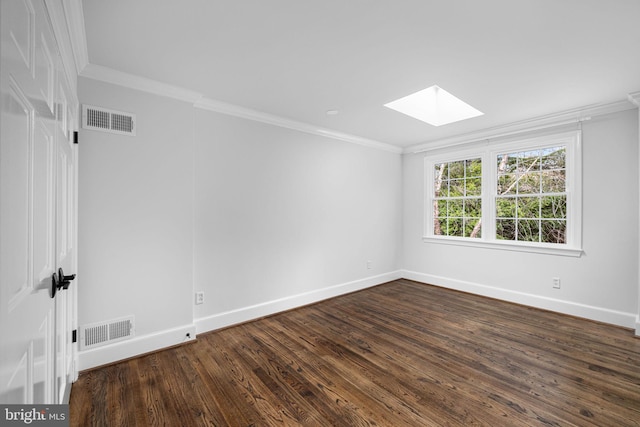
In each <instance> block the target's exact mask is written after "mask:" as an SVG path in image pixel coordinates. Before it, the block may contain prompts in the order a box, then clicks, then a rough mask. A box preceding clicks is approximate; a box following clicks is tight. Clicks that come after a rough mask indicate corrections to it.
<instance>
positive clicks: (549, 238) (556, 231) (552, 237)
mask: <svg viewBox="0 0 640 427" xmlns="http://www.w3.org/2000/svg"><path fill="white" fill-rule="evenodd" d="M566 234H567V222H566V221H545V220H542V230H541V241H542V242H544V243H566Z"/></svg>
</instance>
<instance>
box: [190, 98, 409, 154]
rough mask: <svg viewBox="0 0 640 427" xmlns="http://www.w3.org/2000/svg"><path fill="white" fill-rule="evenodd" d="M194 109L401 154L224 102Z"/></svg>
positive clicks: (210, 102) (396, 149)
mask: <svg viewBox="0 0 640 427" xmlns="http://www.w3.org/2000/svg"><path fill="white" fill-rule="evenodd" d="M194 107H196V108H201V109H203V110H208V111H214V112H216V113H222V114H227V115H230V116H235V117H240V118H243V119H247V120H253V121H256V122H261V123H267V124H270V125H274V126H279V127H283V128H287V129H293V130H297V131H300V132H305V133H310V134H312V135H318V136H324V137H328V138H332V139H337V140H340V141H345V142H350V143H352V144H358V145H364V146H366V147H371V148H376V149H380V150H385V151H390V152H392V153H398V154H399V153H402V148H399V147H396V146H395V145H391V144H386V143H384V142H379V141H374V140H372V139H367V138H362V137H359V136H355V135H350V134H346V133H342V132H338V131H334V130H331V129H327V128H321V127H318V126H314V125H311V124H308V123H304V122H299V121H297V120H292V119H288V118H285V117H280V116H276V115H274V114H269V113H264V112H262V111H258V110H252V109H250V108H245V107H241V106H239V105H234V104H228V103H226V102H221V101H216V100H213V99H208V98H202V99H200V100H199V101H197V102H196V103H195V105H194Z"/></svg>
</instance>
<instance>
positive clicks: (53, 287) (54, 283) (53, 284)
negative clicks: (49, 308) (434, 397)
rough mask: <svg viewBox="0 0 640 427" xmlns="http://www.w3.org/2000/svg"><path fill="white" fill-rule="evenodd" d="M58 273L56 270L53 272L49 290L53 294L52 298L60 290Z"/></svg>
mask: <svg viewBox="0 0 640 427" xmlns="http://www.w3.org/2000/svg"><path fill="white" fill-rule="evenodd" d="M58 286H59V284H58V275H57V274H56V272H55V271H54V272H53V274H52V275H51V289H50V292H49V295H51V298H55V297H56V291H57V290H58Z"/></svg>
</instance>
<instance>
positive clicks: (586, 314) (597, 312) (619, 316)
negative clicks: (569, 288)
mask: <svg viewBox="0 0 640 427" xmlns="http://www.w3.org/2000/svg"><path fill="white" fill-rule="evenodd" d="M401 274H402V277H403V278H405V279H410V280H415V281H417V282H422V283H428V284H431V285H435V286H440V287H443V288H448V289H455V290H458V291H463V292H469V293H472V294H476V295H482V296H486V297H490V298H496V299H500V300H503V301H509V302H514V303H517V304H522V305H527V306H530V307H536V308H542V309H544V310H550V311H555V312H558V313H563V314H569V315H571V316H577V317H582V318H585V319H591V320H597V321H599V322H604V323H609V324H612V325H617V326H622V327H625V328H635V330H636V334H638V333H639V332H640V321H638V320H637V316H636V314H635V313H625V312H622V311H616V310H609V309H607V308H603V307H595V306H591V305H585V304H579V303H575V302H571V301H564V300H560V299H555V298H549V297H544V296H540V295H534V294H528V293H524V292H517V291H512V290H509V289H502V288H496V287H493V286H487V285H483V284H480V283H473V282H466V281H463V280H456V279H451V278H448V277H442V276H435V275H432V274H425V273H418V272H415V271H408V270H402V271H401Z"/></svg>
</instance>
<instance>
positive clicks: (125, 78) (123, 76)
mask: <svg viewBox="0 0 640 427" xmlns="http://www.w3.org/2000/svg"><path fill="white" fill-rule="evenodd" d="M80 75H81V76H82V77H86V78H89V79H93V80H99V81H102V82H105V83H111V84H115V85H118V86H123V87H127V88H129V89H134V90H140V91H143V92H148V93H152V94H154V95H159V96H165V97H168V98H173V99H177V100H179V101H185V102H188V103H191V104H193V106H194V107H195V108H200V109H203V110H208V111H214V112H216V113H221V114H226V115H229V116H234V117H240V118H243V119H247V120H253V121H256V122H261V123H267V124H270V125H274V126H279V127H283V128H287V129H293V130H297V131H300V132H305V133H309V134H312V135H318V136H324V137H326V138H332V139H336V140H339V141H344V142H349V143H352V144H358V145H363V146H366V147H370V148H375V149H378V150H384V151H389V152H392V153H398V154H400V153H402V148H400V147H397V146H395V145H391V144H387V143H384V142H380V141H375V140H372V139H367V138H362V137H360V136H356V135H350V134H346V133H343V132H338V131H335V130H332V129H327V128H321V127H318V126H314V125H312V124H309V123H304V122H300V121H297V120H292V119H288V118H286V117H281V116H276V115H274V114H269V113H265V112H262V111H258V110H253V109H251V108H246V107H242V106H240V105H235V104H229V103H226V102H222V101H217V100H215V99H210V98H205V97H204V96H203V95H202V94H201V93H199V92H196V91H192V90H188V89H184V88H181V87H178V86H173V85H170V84H166V83H161V82H159V81H156V80H152V79H148V78H146V77H141V76H136V75H133V74H129V73H124V72H122V71H118V70H114V69H112V68H108V67H103V66H101V65H95V64H88V65H87V66H86V67H85V68H84V70H83V71H82V73H81V74H80Z"/></svg>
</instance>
